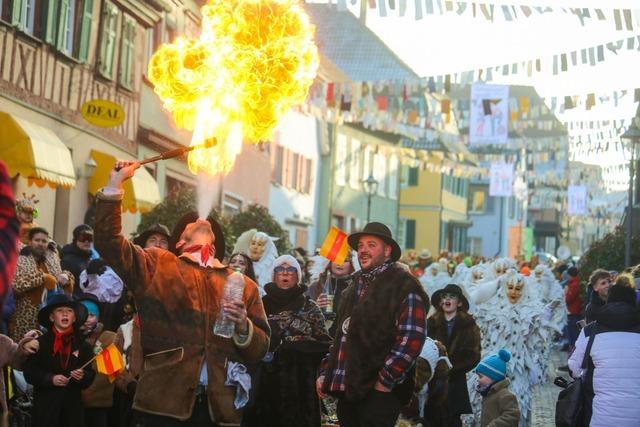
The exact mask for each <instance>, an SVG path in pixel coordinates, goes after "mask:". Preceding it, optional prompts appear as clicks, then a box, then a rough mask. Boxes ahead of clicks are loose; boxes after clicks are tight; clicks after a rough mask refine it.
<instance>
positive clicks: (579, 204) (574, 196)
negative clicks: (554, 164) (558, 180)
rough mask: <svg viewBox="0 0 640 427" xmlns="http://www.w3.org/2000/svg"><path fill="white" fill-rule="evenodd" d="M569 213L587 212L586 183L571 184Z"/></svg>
mask: <svg viewBox="0 0 640 427" xmlns="http://www.w3.org/2000/svg"><path fill="white" fill-rule="evenodd" d="M568 193H569V194H568V198H569V212H568V213H569V215H570V216H582V215H586V214H587V187H586V186H585V185H570V186H569V191H568Z"/></svg>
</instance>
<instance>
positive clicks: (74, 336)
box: [24, 293, 95, 427]
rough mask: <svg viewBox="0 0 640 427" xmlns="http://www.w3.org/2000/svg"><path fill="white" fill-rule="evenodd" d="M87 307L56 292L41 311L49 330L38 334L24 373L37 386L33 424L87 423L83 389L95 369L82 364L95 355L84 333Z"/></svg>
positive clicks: (74, 426) (68, 426)
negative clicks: (34, 352)
mask: <svg viewBox="0 0 640 427" xmlns="http://www.w3.org/2000/svg"><path fill="white" fill-rule="evenodd" d="M86 319H87V309H86V308H85V306H84V305H82V304H80V303H79V302H77V301H73V300H72V298H71V297H70V296H69V295H67V294H64V293H62V294H57V295H54V296H52V297H51V298H50V299H49V301H48V304H47V305H46V306H44V307H43V308H42V309H40V311H39V312H38V323H40V325H42V326H43V327H45V328H46V329H47V332H46V333H45V334H44V335H42V336H41V337H40V338H38V341H39V343H40V349H39V351H38V352H37V353H36V354H34V355H31V356H29V358H28V359H27V361H26V362H25V364H24V375H25V378H26V380H27V382H29V383H30V384H32V385H33V387H34V391H33V393H34V403H33V414H32V415H33V419H32V426H33V427H45V426H46V427H84V410H83V407H82V401H81V399H80V391H81V390H82V389H85V388H87V387H89V385H90V384H91V382H92V381H93V378H94V377H95V371H94V370H93V369H92V368H91V366H86V367H84V368H82V366H83V365H84V364H85V363H86V362H88V361H89V360H91V358H92V357H93V353H92V349H91V346H90V345H89V344H87V343H86V342H85V341H84V339H83V337H82V336H81V335H80V326H81V325H82V324H83V323H84V322H85V321H86Z"/></svg>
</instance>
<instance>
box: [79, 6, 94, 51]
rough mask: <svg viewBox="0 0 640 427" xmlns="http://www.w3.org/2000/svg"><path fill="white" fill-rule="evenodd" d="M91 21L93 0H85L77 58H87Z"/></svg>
mask: <svg viewBox="0 0 640 427" xmlns="http://www.w3.org/2000/svg"><path fill="white" fill-rule="evenodd" d="M92 23H93V0H85V1H84V4H83V5H82V21H81V24H80V25H81V27H80V48H79V50H78V59H79V60H80V61H81V62H87V61H88V59H89V44H90V42H91V24H92Z"/></svg>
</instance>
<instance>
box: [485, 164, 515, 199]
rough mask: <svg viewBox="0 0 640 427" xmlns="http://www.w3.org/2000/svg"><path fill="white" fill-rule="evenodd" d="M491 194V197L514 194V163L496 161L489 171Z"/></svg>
mask: <svg viewBox="0 0 640 427" xmlns="http://www.w3.org/2000/svg"><path fill="white" fill-rule="evenodd" d="M489 180H490V181H489V195H490V196H491V197H511V196H513V164H512V163H494V164H492V165H491V170H490V171H489Z"/></svg>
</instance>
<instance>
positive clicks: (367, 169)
mask: <svg viewBox="0 0 640 427" xmlns="http://www.w3.org/2000/svg"><path fill="white" fill-rule="evenodd" d="M371 155H372V150H371V146H370V145H366V146H365V147H364V152H363V154H362V181H366V179H367V178H369V175H371ZM361 185H362V183H361ZM360 188H362V187H360Z"/></svg>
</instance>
